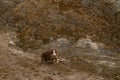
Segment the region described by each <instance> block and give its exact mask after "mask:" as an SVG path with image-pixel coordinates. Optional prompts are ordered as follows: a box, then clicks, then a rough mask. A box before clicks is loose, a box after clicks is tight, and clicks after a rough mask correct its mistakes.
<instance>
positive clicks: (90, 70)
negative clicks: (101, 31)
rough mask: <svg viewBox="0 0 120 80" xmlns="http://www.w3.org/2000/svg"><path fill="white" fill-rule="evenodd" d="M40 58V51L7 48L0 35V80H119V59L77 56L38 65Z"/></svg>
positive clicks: (4, 37)
mask: <svg viewBox="0 0 120 80" xmlns="http://www.w3.org/2000/svg"><path fill="white" fill-rule="evenodd" d="M40 55H41V50H38V51H36V52H34V53H31V52H23V51H22V50H18V49H16V48H15V47H10V46H8V40H7V37H6V35H5V34H4V33H1V34H0V80H120V59H119V57H118V58H116V57H110V56H105V55H99V56H98V55H80V56H77V57H76V56H75V57H70V58H68V60H66V61H63V62H60V63H58V64H51V65H44V64H42V65H40ZM61 58H62V56H61Z"/></svg>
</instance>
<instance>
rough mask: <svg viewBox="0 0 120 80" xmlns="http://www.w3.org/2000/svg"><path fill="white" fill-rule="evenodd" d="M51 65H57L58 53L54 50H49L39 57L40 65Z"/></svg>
mask: <svg viewBox="0 0 120 80" xmlns="http://www.w3.org/2000/svg"><path fill="white" fill-rule="evenodd" d="M49 61H50V62H52V63H58V62H59V61H58V53H57V50H56V49H51V50H48V51H46V52H43V53H42V55H41V64H42V63H45V64H48V62H49Z"/></svg>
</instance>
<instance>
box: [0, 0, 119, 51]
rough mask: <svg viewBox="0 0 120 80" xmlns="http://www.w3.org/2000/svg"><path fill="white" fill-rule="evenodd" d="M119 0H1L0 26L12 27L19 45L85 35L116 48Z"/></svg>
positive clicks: (117, 48)
mask: <svg viewBox="0 0 120 80" xmlns="http://www.w3.org/2000/svg"><path fill="white" fill-rule="evenodd" d="M119 3H120V1H119V0H90V1H89V0H1V1H0V21H1V23H0V27H1V28H2V29H3V28H5V29H6V30H14V31H16V32H17V33H18V35H17V37H18V38H19V39H20V41H19V42H18V45H19V46H20V47H22V48H33V47H35V46H36V47H40V44H39V45H37V43H36V42H38V43H39V41H41V40H42V41H43V43H49V40H50V39H51V38H53V39H54V40H55V39H57V38H61V37H65V38H68V39H69V40H71V41H74V42H75V41H77V40H79V39H80V38H85V37H86V35H89V36H91V39H92V40H93V41H96V42H101V43H104V44H105V45H106V46H107V48H109V49H112V50H116V51H120V49H119V46H120V42H119V40H120V36H119V35H120V33H119V32H120V12H119V10H120V7H119Z"/></svg>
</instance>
